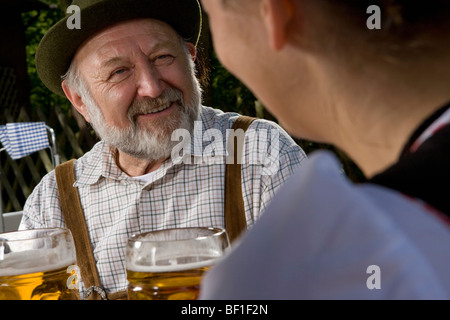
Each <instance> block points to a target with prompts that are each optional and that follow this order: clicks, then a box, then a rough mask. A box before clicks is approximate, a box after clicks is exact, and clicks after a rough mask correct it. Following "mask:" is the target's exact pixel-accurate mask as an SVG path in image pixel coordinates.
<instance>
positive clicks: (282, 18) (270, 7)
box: [261, 0, 295, 51]
mask: <svg viewBox="0 0 450 320" xmlns="http://www.w3.org/2000/svg"><path fill="white" fill-rule="evenodd" d="M261 9H262V14H263V19H264V24H265V26H266V30H267V33H268V36H269V40H270V44H271V46H272V48H273V49H274V50H276V51H278V50H281V49H283V47H284V46H285V44H286V41H287V32H288V26H289V24H290V23H291V22H292V20H293V18H294V10H295V5H294V3H293V0H263V1H262V8H261Z"/></svg>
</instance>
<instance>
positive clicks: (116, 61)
mask: <svg viewBox="0 0 450 320" xmlns="http://www.w3.org/2000/svg"><path fill="white" fill-rule="evenodd" d="M126 61H128V59H127V58H125V57H113V58H111V59H108V60H105V61H103V62H102V63H101V64H100V67H101V68H108V67H111V66H113V65H116V64H120V63H122V62H126Z"/></svg>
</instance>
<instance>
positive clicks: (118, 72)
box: [113, 69, 126, 75]
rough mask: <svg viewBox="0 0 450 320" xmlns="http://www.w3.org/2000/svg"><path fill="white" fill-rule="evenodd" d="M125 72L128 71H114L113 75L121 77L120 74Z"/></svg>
mask: <svg viewBox="0 0 450 320" xmlns="http://www.w3.org/2000/svg"><path fill="white" fill-rule="evenodd" d="M125 71H126V70H125V69H119V70H116V71H114V72H113V75H119V74H122V73H124V72H125Z"/></svg>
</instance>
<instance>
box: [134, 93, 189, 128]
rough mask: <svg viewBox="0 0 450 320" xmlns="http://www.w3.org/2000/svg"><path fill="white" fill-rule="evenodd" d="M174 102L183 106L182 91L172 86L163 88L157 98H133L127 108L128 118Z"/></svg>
mask: <svg viewBox="0 0 450 320" xmlns="http://www.w3.org/2000/svg"><path fill="white" fill-rule="evenodd" d="M174 102H177V103H178V104H179V106H180V107H184V101H183V93H182V92H181V91H180V90H178V89H174V88H168V89H165V90H164V91H163V92H162V93H161V95H160V96H159V97H157V98H149V97H146V98H144V99H140V100H136V99H135V100H134V101H133V103H132V104H131V106H130V109H129V110H128V118H129V119H130V120H133V119H135V117H136V116H137V115H140V114H147V113H152V112H155V111H156V110H158V109H160V108H167V107H169V106H170V105H171V104H172V103H174Z"/></svg>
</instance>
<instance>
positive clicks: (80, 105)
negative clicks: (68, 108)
mask: <svg viewBox="0 0 450 320" xmlns="http://www.w3.org/2000/svg"><path fill="white" fill-rule="evenodd" d="M61 86H62V89H63V91H64V93H65V94H66V97H67V99H69V101H70V102H71V103H72V105H73V106H74V107H75V109H77V110H78V112H79V113H81V115H82V116H83V117H84V119H85V120H86V121H87V122H90V118H89V113H88V112H87V108H86V105H85V104H84V102H83V99H81V97H80V96H79V95H78V93H77V92H76V91H75V90H73V89H72V88H71V87H69V86H68V85H67V82H66V81H63V83H62V84H61Z"/></svg>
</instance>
